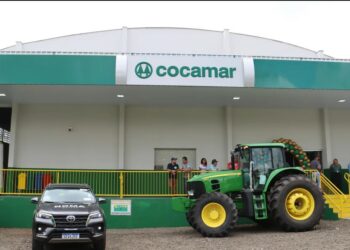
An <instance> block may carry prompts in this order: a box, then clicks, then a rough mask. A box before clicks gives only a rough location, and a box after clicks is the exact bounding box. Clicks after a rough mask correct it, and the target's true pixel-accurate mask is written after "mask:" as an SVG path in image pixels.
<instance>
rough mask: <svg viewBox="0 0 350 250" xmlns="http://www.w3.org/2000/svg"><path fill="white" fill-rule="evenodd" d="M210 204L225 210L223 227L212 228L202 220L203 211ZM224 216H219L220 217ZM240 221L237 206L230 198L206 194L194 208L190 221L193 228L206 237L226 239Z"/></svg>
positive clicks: (217, 194)
mask: <svg viewBox="0 0 350 250" xmlns="http://www.w3.org/2000/svg"><path fill="white" fill-rule="evenodd" d="M208 204H214V205H215V206H217V204H219V205H221V207H222V208H223V209H224V210H225V215H226V216H225V219H224V221H223V223H222V224H221V225H218V226H217V227H212V226H209V225H207V224H206V223H205V222H204V221H203V218H202V211H203V209H204V208H205V206H206V205H208ZM220 216H222V215H219V217H220ZM237 219H238V211H237V209H236V205H235V204H234V202H233V201H232V199H231V198H230V197H228V196H227V195H226V194H222V193H217V192H214V193H206V194H203V195H202V196H201V197H200V198H199V199H198V200H197V201H196V203H195V205H194V206H193V208H192V210H191V212H190V221H191V223H192V224H193V228H194V229H196V230H197V231H198V232H199V233H200V234H202V236H204V237H224V236H227V235H228V234H229V233H230V232H232V231H233V229H234V227H235V225H236V222H237Z"/></svg>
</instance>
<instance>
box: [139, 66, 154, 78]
mask: <svg viewBox="0 0 350 250" xmlns="http://www.w3.org/2000/svg"><path fill="white" fill-rule="evenodd" d="M152 72H153V69H152V66H151V64H149V63H148V62H140V63H138V64H137V65H136V67H135V74H136V75H137V76H138V77H139V78H142V79H146V78H148V77H150V76H151V75H152Z"/></svg>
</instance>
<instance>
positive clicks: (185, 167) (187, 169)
mask: <svg viewBox="0 0 350 250" xmlns="http://www.w3.org/2000/svg"><path fill="white" fill-rule="evenodd" d="M167 170H168V171H169V187H170V189H171V191H172V194H174V193H176V182H177V173H178V171H183V172H184V174H183V178H184V185H185V187H184V188H185V190H187V180H188V179H189V178H190V177H191V176H190V175H191V171H193V170H200V171H201V172H207V171H218V170H219V167H218V161H217V160H216V159H213V160H212V161H211V165H208V161H207V159H206V158H202V159H201V162H200V165H199V166H198V168H194V167H193V166H192V165H191V164H190V163H189V162H188V158H187V156H183V157H182V163H181V167H180V166H179V164H178V163H177V158H176V157H172V158H171V160H170V163H169V164H168V166H167Z"/></svg>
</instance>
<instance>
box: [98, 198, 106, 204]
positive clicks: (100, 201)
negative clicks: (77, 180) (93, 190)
mask: <svg viewBox="0 0 350 250" xmlns="http://www.w3.org/2000/svg"><path fill="white" fill-rule="evenodd" d="M98 203H99V204H105V203H106V199H105V198H98Z"/></svg>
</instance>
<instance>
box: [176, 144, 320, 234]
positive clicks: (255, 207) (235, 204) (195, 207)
mask: <svg viewBox="0 0 350 250" xmlns="http://www.w3.org/2000/svg"><path fill="white" fill-rule="evenodd" d="M231 154H232V156H231V158H232V160H231V162H232V165H233V162H235V164H238V165H239V169H240V170H223V171H217V172H210V173H203V174H199V175H196V176H194V177H192V178H191V179H190V180H188V182H187V192H188V198H186V197H178V198H173V208H174V209H175V210H177V211H182V212H185V213H186V219H187V221H188V223H189V224H190V225H191V226H192V227H193V228H194V229H195V230H197V231H198V232H199V233H201V234H202V235H203V236H205V237H223V236H227V235H228V234H229V233H230V232H231V231H232V230H233V229H234V227H235V225H236V222H237V219H238V216H240V217H246V218H250V219H253V220H254V221H256V222H257V223H259V224H262V225H266V224H275V225H277V226H279V227H281V228H282V229H284V230H286V231H295V232H297V231H306V230H311V229H313V228H314V226H315V225H316V224H318V223H319V221H320V219H321V216H322V213H323V207H324V200H323V196H322V192H321V190H320V188H319V187H318V186H317V185H316V184H315V183H314V182H312V181H311V180H310V179H309V178H308V177H307V176H306V175H305V172H304V171H303V170H302V168H300V167H289V166H288V163H287V162H286V156H285V145H284V144H283V143H265V144H245V145H237V147H236V148H235V150H234V151H232V152H231Z"/></svg>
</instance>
